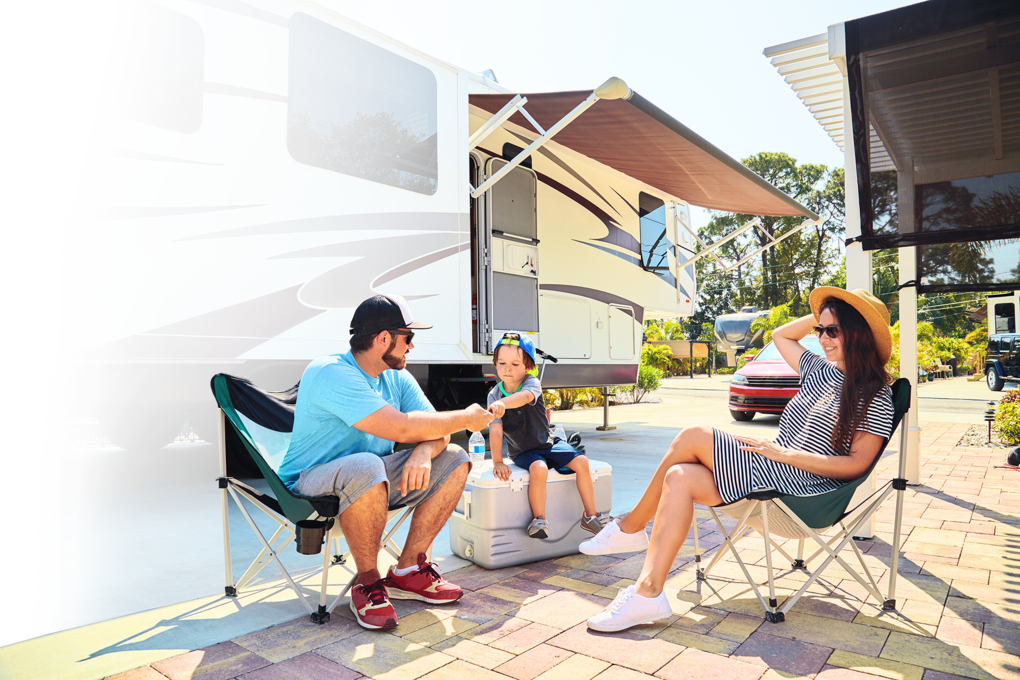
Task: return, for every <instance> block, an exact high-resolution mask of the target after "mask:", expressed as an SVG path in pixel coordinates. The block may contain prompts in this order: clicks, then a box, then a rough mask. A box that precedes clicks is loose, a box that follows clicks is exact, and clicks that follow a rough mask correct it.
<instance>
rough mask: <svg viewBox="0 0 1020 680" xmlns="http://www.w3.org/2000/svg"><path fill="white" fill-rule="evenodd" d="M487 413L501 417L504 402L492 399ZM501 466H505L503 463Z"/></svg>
mask: <svg viewBox="0 0 1020 680" xmlns="http://www.w3.org/2000/svg"><path fill="white" fill-rule="evenodd" d="M489 413H491V414H492V417H493V418H502V417H503V414H504V413H506V404H504V403H503V402H502V401H494V402H492V403H491V404H489ZM503 467H506V466H505V465H504V466H503ZM503 481H504V482H505V481H506V480H505V479H504V480H503Z"/></svg>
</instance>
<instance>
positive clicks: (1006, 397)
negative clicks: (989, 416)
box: [999, 390, 1020, 406]
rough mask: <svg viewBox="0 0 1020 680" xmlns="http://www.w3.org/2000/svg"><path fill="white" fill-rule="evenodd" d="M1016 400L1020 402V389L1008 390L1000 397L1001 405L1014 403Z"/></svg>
mask: <svg viewBox="0 0 1020 680" xmlns="http://www.w3.org/2000/svg"><path fill="white" fill-rule="evenodd" d="M1015 402H1020V390H1006V392H1005V394H1003V395H1002V398H1000V399H999V405H1000V406H1001V405H1002V404H1012V403H1015Z"/></svg>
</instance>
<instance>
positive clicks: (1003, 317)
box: [992, 302, 1016, 333]
mask: <svg viewBox="0 0 1020 680" xmlns="http://www.w3.org/2000/svg"><path fill="white" fill-rule="evenodd" d="M992 313H993V314H994V315H995V327H994V328H993V329H992V332H993V333H1015V332H1016V308H1015V306H1014V305H1013V303H1012V302H1004V303H1000V304H997V305H995V307H993V309H992Z"/></svg>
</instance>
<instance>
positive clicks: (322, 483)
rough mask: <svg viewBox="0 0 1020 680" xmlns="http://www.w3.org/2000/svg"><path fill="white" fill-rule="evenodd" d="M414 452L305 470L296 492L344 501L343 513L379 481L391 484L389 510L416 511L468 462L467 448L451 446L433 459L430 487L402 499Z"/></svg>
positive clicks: (352, 458)
mask: <svg viewBox="0 0 1020 680" xmlns="http://www.w3.org/2000/svg"><path fill="white" fill-rule="evenodd" d="M412 451H414V449H404V450H402V451H397V452H395V453H391V454H389V455H388V456H381V457H380V456H377V455H376V454H374V453H352V454H350V455H347V456H344V457H343V458H337V459H336V460H333V461H330V462H328V463H322V464H321V465H316V466H314V467H310V468H308V469H307V470H302V471H301V476H300V477H298V480H297V481H296V482H294V486H293V487H292V490H293V491H294V492H295V493H297V494H300V495H302V496H336V497H337V498H339V499H340V512H343V511H344V510H346V509H347V508H348V507H350V505H351V503H353V502H354V501H356V500H358V498H360V497H361V496H362V494H365V493H367V492H368V490H369V489H371V488H372V487H374V486H376V485H377V484H379V482H387V483H388V486H389V498H388V502H389V507H390V508H391V509H392V508H397V507H400V506H406V507H409V508H413V507H414V506H416V505H418V504H419V503H424V502H425V501H426V500H428V499H429V498H430V497H431V496H432V494H434V493H435V492H436V491H438V490H439V487H441V486H442V485H443V483H444V482H445V481H446V480H447V478H448V477H449V476H450V475H452V474H453V472H454V470H456V469H457V468H458V467H460V466H461V465H462V464H464V463H466V462H468V455H467V452H466V451H465V450H464V449H462V448H461V447H459V446H456V445H454V444H451V445H449V446H447V447H446V450H445V451H443V452H442V453H440V454H439V455H438V456H436V457H435V458H433V459H432V470H431V472H430V474H429V483H428V486H426V487H425V488H424V489H418V490H416V491H414V490H410V491H408V492H407V495H406V496H401V495H400V489H399V488H398V487H399V486H400V475H401V473H402V472H403V470H404V463H406V462H407V459H408V458H409V457H410V455H411V452H412Z"/></svg>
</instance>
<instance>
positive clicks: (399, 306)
mask: <svg viewBox="0 0 1020 680" xmlns="http://www.w3.org/2000/svg"><path fill="white" fill-rule="evenodd" d="M398 328H410V329H416V328H432V324H428V323H422V322H420V321H415V320H414V317H412V316H411V310H410V309H409V308H408V306H407V300H405V299H404V298H403V297H402V296H400V295H376V296H375V297H370V298H368V299H367V300H365V301H364V302H362V303H361V304H360V305H358V308H357V309H355V310H354V316H353V317H351V335H375V334H376V333H380V332H382V331H392V330H396V329H398Z"/></svg>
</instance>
